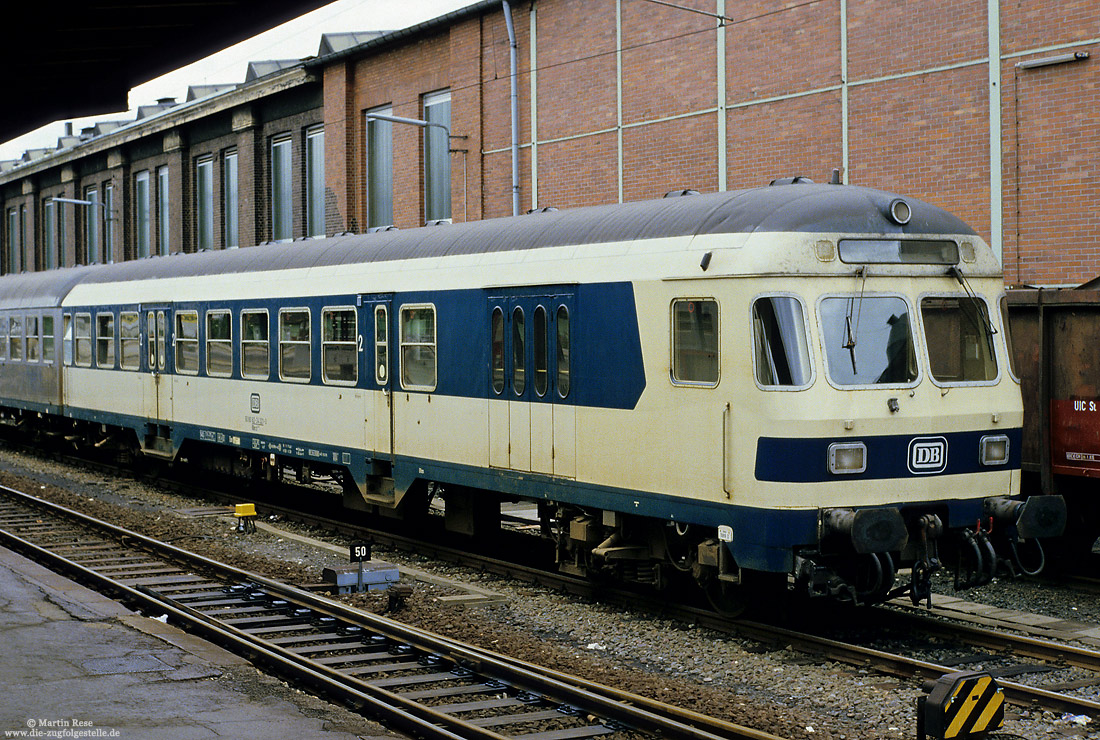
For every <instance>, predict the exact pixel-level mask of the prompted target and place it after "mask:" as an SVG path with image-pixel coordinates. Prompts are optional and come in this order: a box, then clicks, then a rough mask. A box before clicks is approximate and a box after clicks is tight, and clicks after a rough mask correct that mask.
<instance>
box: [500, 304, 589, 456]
mask: <svg viewBox="0 0 1100 740" xmlns="http://www.w3.org/2000/svg"><path fill="white" fill-rule="evenodd" d="M572 312H573V297H572V296H571V295H560V294H559V295H534V296H507V297H503V296H502V297H494V298H490V300H489V326H490V342H491V353H490V363H491V368H490V378H489V464H490V465H492V466H494V467H500V468H510V469H512V470H520V471H531V472H535V473H544V474H547V475H558V476H564V477H573V476H575V475H576V408H575V407H574V406H573V404H572V388H571V367H570V358H569V354H570V348H571V328H572V327H571V322H572V318H573V317H572Z"/></svg>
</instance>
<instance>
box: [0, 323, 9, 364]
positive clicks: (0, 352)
mask: <svg viewBox="0 0 1100 740" xmlns="http://www.w3.org/2000/svg"><path fill="white" fill-rule="evenodd" d="M6 359H8V317H7V316H0V360H6Z"/></svg>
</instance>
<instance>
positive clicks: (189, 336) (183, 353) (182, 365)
mask: <svg viewBox="0 0 1100 740" xmlns="http://www.w3.org/2000/svg"><path fill="white" fill-rule="evenodd" d="M175 339H176V372H177V373H187V374H188V375H196V374H198V372H199V312H198V311H177V312H176V338H175Z"/></svg>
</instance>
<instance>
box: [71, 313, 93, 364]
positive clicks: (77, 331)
mask: <svg viewBox="0 0 1100 740" xmlns="http://www.w3.org/2000/svg"><path fill="white" fill-rule="evenodd" d="M73 336H74V337H75V338H76V353H75V362H76V364H77V365H79V366H80V367H91V366H92V315H91V314H90V313H78V314H77V315H76V318H75V321H74V322H73Z"/></svg>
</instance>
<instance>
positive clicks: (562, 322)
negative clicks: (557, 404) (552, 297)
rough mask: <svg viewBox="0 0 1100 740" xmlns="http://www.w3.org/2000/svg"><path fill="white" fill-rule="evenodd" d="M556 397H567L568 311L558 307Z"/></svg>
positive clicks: (563, 307)
mask: <svg viewBox="0 0 1100 740" xmlns="http://www.w3.org/2000/svg"><path fill="white" fill-rule="evenodd" d="M555 323H556V324H557V325H558V327H557V328H558V352H557V363H558V395H559V396H560V397H562V398H565V397H566V396H568V395H569V309H568V308H566V307H565V306H558V313H557V320H556V322H555Z"/></svg>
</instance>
